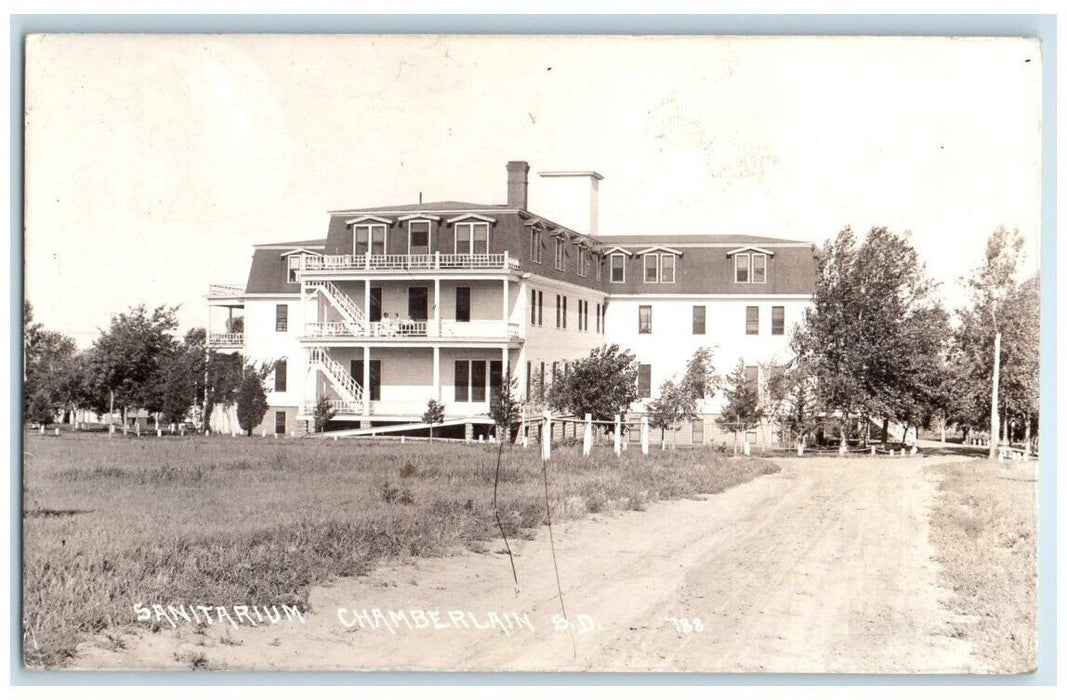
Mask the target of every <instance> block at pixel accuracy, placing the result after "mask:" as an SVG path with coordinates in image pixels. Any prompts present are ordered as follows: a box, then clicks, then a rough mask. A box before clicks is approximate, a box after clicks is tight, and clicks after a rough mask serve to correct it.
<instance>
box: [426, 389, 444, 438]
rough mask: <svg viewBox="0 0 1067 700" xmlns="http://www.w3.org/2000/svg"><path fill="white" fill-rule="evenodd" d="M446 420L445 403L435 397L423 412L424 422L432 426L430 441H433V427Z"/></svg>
mask: <svg viewBox="0 0 1067 700" xmlns="http://www.w3.org/2000/svg"><path fill="white" fill-rule="evenodd" d="M444 421H445V405H444V404H443V403H441V402H439V401H436V400H435V399H430V400H429V401H428V402H427V403H426V412H425V413H423V414H422V422H423V423H427V424H429V426H430V442H433V427H434V426H435V425H438V424H440V423H443V422H444Z"/></svg>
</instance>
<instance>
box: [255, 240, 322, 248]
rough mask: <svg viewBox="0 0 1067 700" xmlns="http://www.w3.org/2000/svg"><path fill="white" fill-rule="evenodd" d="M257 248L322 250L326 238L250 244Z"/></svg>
mask: <svg viewBox="0 0 1067 700" xmlns="http://www.w3.org/2000/svg"><path fill="white" fill-rule="evenodd" d="M252 247H253V248H257V249H265V250H292V249H293V248H308V249H311V250H322V249H323V248H325V247H326V240H325V239H324V238H311V239H308V240H304V241H282V242H280V243H256V244H255V245H253V246H252Z"/></svg>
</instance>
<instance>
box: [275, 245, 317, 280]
mask: <svg viewBox="0 0 1067 700" xmlns="http://www.w3.org/2000/svg"><path fill="white" fill-rule="evenodd" d="M282 257H283V258H284V259H285V270H286V274H285V281H286V282H288V283H289V284H296V283H297V282H299V281H300V271H301V270H303V269H304V267H305V263H304V260H305V259H306V258H319V257H322V255H321V253H316V252H315V251H312V250H308V249H307V248H294V249H293V250H290V251H287V252H285V253H282Z"/></svg>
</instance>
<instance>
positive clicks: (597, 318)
mask: <svg viewBox="0 0 1067 700" xmlns="http://www.w3.org/2000/svg"><path fill="white" fill-rule="evenodd" d="M596 332H597V333H599V332H600V304H597V305H596Z"/></svg>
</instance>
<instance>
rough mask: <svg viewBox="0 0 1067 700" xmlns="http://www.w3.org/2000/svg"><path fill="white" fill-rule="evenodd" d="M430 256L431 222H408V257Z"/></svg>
mask: <svg viewBox="0 0 1067 700" xmlns="http://www.w3.org/2000/svg"><path fill="white" fill-rule="evenodd" d="M429 254H430V222H429V221H409V222H408V255H429Z"/></svg>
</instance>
